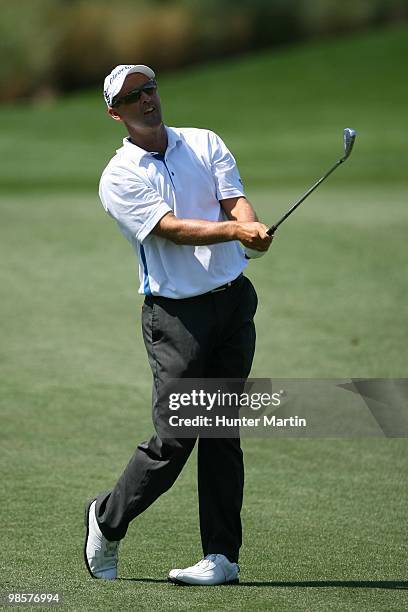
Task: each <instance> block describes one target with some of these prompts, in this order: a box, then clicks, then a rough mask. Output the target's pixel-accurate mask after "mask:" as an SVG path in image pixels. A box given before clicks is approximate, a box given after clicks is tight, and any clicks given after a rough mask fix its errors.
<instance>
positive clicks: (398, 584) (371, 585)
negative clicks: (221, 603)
mask: <svg viewBox="0 0 408 612" xmlns="http://www.w3.org/2000/svg"><path fill="white" fill-rule="evenodd" d="M118 580H126V581H127V580H128V581H131V582H155V583H158V584H169V583H168V580H163V579H159V578H118ZM186 586H189V585H186ZM225 586H228V585H225ZM231 586H234V588H239V587H269V588H270V587H279V588H281V587H289V588H293V587H303V588H316V587H317V588H327V587H329V588H330V587H336V588H349V589H408V581H406V580H301V581H297V582H287V581H276V580H271V581H270V582H256V581H254V582H242V581H241V582H240V583H239V584H236V585H231Z"/></svg>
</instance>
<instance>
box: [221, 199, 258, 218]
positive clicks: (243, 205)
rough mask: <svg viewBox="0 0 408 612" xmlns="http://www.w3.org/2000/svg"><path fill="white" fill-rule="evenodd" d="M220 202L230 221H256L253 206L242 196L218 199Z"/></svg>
mask: <svg viewBox="0 0 408 612" xmlns="http://www.w3.org/2000/svg"><path fill="white" fill-rule="evenodd" d="M220 204H221V206H222V208H223V209H224V211H225V213H226V215H227V217H228V219H230V220H231V221H258V217H257V215H256V212H255V210H254V207H253V206H252V204H251V202H249V201H248V200H247V199H246V198H245V197H244V196H240V197H238V198H227V199H225V200H220Z"/></svg>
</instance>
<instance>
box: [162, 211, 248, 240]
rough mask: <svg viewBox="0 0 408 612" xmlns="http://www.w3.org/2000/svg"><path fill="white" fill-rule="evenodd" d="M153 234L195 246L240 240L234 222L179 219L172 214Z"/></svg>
mask: <svg viewBox="0 0 408 612" xmlns="http://www.w3.org/2000/svg"><path fill="white" fill-rule="evenodd" d="M152 233H153V234H156V235H157V236H161V237H162V238H167V240H171V241H172V242H174V243H175V244H190V245H195V246H200V245H207V244H217V243H219V242H230V241H231V240H237V239H238V238H237V228H236V223H234V222H233V221H203V220H201V219H178V218H176V217H174V216H173V215H170V214H169V215H166V217H163V218H162V219H161V221H160V222H159V223H158V224H157V225H156V227H155V228H154V230H153V232H152Z"/></svg>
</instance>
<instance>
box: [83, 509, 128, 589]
mask: <svg viewBox="0 0 408 612" xmlns="http://www.w3.org/2000/svg"><path fill="white" fill-rule="evenodd" d="M95 505H96V501H95V500H93V501H91V502H89V504H88V505H87V508H86V512H85V526H86V537H85V547H84V557H85V565H86V567H87V570H88V572H89V573H90V574H91V576H92V578H103V579H105V580H114V579H115V578H116V577H117V574H118V548H119V544H120V542H110V541H109V540H107V539H106V538H105V536H104V535H103V534H102V532H101V530H100V528H99V525H98V523H97V521H96V515H95Z"/></svg>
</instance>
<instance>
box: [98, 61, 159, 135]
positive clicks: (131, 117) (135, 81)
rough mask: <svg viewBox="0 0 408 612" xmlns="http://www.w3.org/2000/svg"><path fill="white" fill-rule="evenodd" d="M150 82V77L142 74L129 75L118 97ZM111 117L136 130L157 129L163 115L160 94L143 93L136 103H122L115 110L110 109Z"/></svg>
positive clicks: (155, 91) (154, 92)
mask: <svg viewBox="0 0 408 612" xmlns="http://www.w3.org/2000/svg"><path fill="white" fill-rule="evenodd" d="M148 81H149V79H148V77H147V76H146V75H144V74H141V73H140V72H133V73H132V74H129V75H128V76H127V77H126V79H125V82H124V83H123V85H122V89H121V90H120V92H119V93H118V94H117V96H116V97H118V98H121V97H122V96H124V95H126V94H127V93H129V92H130V91H132V90H133V89H135V88H136V87H142V86H143V85H144V84H145V83H147V82H148ZM108 112H109V114H110V115H111V117H113V118H114V119H116V120H117V121H119V120H121V121H123V122H124V123H125V124H126V125H128V126H130V127H134V128H148V127H157V126H159V125H161V123H162V113H161V104H160V98H159V94H158V93H157V89H155V90H154V91H153V92H151V93H150V94H149V93H148V92H147V91H142V92H141V95H140V98H139V100H137V101H136V102H130V103H127V104H125V103H122V104H119V106H117V107H115V108H109V109H108Z"/></svg>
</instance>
